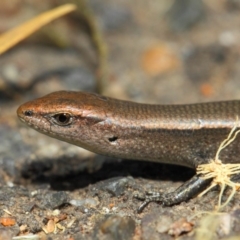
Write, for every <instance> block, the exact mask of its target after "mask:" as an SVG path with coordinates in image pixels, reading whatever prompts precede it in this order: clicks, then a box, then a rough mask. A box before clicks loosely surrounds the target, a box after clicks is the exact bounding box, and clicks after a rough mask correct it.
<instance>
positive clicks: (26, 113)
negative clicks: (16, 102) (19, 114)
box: [24, 110, 33, 117]
mask: <svg viewBox="0 0 240 240" xmlns="http://www.w3.org/2000/svg"><path fill="white" fill-rule="evenodd" d="M24 115H25V116H27V117H31V116H32V115H33V111H31V110H27V111H25V112H24Z"/></svg>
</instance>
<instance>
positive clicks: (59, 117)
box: [53, 113, 72, 126]
mask: <svg viewBox="0 0 240 240" xmlns="http://www.w3.org/2000/svg"><path fill="white" fill-rule="evenodd" d="M53 120H54V122H55V123H56V124H58V125H60V126H67V125H69V124H71V123H72V116H71V115H70V114H69V113H59V114H56V115H54V116H53Z"/></svg>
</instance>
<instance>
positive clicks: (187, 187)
mask: <svg viewBox="0 0 240 240" xmlns="http://www.w3.org/2000/svg"><path fill="white" fill-rule="evenodd" d="M17 114H18V117H19V118H20V120H21V121H22V122H24V123H26V124H27V125H28V126H30V127H32V128H34V129H35V130H37V131H39V132H41V133H43V134H46V135H48V136H50V137H53V138H57V139H59V140H62V141H65V142H69V143H71V144H75V145H77V146H79V147H82V148H85V149H87V150H90V151H92V152H95V153H98V154H102V155H106V156H111V157H117V158H124V159H136V160H146V161H153V162H159V163H169V164H177V165H183V166H187V167H190V168H194V169H196V167H197V166H198V165H199V164H203V163H208V162H209V161H210V159H212V158H214V156H215V154H216V151H217V149H218V147H219V145H220V143H221V142H222V141H223V140H224V139H225V138H226V136H227V135H228V133H229V132H230V130H231V129H232V128H233V127H234V126H235V124H236V118H237V116H240V101H225V102H210V103H198V104H189V105H150V104H141V103H135V102H130V101H122V100H117V99H113V98H109V97H104V96H101V95H97V94H94V93H85V92H72V91H59V92H54V93H51V94H48V95H46V96H44V97H42V98H39V99H36V100H33V101H30V102H27V103H25V104H23V105H21V106H20V107H19V108H18V110H17ZM238 127H239V125H238ZM239 156H240V138H239V137H237V138H236V139H235V141H234V142H233V143H232V144H231V145H229V146H228V147H227V148H225V149H224V150H223V151H222V152H221V160H222V161H223V163H240V158H239ZM207 184H209V180H204V179H202V178H201V177H199V176H198V175H195V176H194V177H193V178H192V179H190V180H189V181H188V182H186V183H184V184H183V185H182V186H180V187H179V188H178V189H176V190H175V191H174V192H170V193H167V194H162V193H155V192H152V193H151V194H150V195H148V196H147V197H146V199H145V202H144V204H143V205H142V206H141V209H142V208H143V207H144V206H145V205H146V204H147V203H148V202H150V201H159V202H161V203H162V204H164V205H173V204H177V203H180V202H182V201H186V200H188V199H189V198H191V197H193V196H194V195H196V194H198V193H199V192H201V191H202V190H203V189H204V188H206V186H207Z"/></svg>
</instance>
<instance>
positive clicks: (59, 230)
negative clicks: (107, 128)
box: [0, 0, 240, 240]
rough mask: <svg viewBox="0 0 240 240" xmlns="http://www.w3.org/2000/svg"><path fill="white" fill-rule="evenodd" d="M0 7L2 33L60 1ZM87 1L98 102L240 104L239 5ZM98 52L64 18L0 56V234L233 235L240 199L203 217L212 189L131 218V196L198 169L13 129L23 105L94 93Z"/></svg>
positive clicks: (169, 186) (212, 200)
mask: <svg viewBox="0 0 240 240" xmlns="http://www.w3.org/2000/svg"><path fill="white" fill-rule="evenodd" d="M13 2H14V4H12V3H13ZM60 2H61V1H59V2H58V4H59V3H60ZM62 2H63V1H62ZM0 4H1V7H0V33H3V32H5V31H6V30H7V29H9V28H11V27H13V26H16V25H18V24H19V23H20V22H23V21H25V20H27V19H30V18H31V17H34V16H36V15H37V14H39V13H41V12H43V11H45V10H49V9H52V8H53V7H54V6H56V5H55V4H56V1H53V0H51V1H46V3H43V2H42V1H39V0H35V1H34V4H33V3H32V1H21V0H15V1H11V4H10V1H7V0H3V1H1V3H0ZM89 4H90V8H91V9H92V11H93V14H94V17H95V18H96V19H97V25H98V28H99V31H100V32H102V34H103V39H104V42H105V44H106V45H107V47H108V53H109V56H108V69H109V72H108V73H109V75H108V84H107V85H106V86H105V89H104V91H103V92H104V94H105V95H108V96H111V97H115V98H119V99H128V100H132V101H137V102H147V103H163V104H173V103H176V104H180V103H193V102H206V101H214V100H227V99H239V96H240V81H239V76H240V70H239V69H240V68H239V66H240V32H239V26H240V18H239V13H240V3H239V1H236V0H228V1H227V0H221V1H219V0H218V1H217V0H213V1H206V0H204V1H199V0H196V1H195V0H181V1H180V0H178V1H173V0H172V1H169V0H168V1H167V0H165V1H152V0H150V1H145V0H138V1H137V3H136V1H127V0H118V1H114V2H113V1H109V0H91V1H90V2H89ZM50 33H53V34H50ZM95 52H96V51H95V49H94V47H93V45H92V44H91V37H89V35H88V31H87V27H86V24H84V23H81V22H79V20H76V19H75V18H74V17H73V16H71V14H70V15H69V16H67V17H63V18H61V19H59V20H56V21H55V22H54V23H53V24H51V25H49V26H47V27H45V28H44V29H43V30H41V31H39V32H38V33H36V34H35V35H34V36H32V37H30V38H29V39H27V40H25V41H24V42H22V43H21V44H19V45H17V46H16V47H14V48H13V49H11V50H10V51H9V52H7V53H5V54H3V55H1V56H0V111H1V114H0V165H1V168H0V192H1V194H0V239H25V238H23V235H27V236H28V237H29V238H27V239H67V240H73V239H75V240H76V239H135V240H136V239H174V238H178V239H220V238H224V239H228V238H229V239H230V237H234V236H235V237H236V238H231V239H238V238H239V237H240V227H239V226H240V224H239V223H240V208H239V203H240V195H239V193H237V194H236V195H235V197H234V199H233V200H232V201H231V202H230V204H229V205H228V206H227V207H226V208H225V209H224V213H223V214H221V215H216V214H213V213H210V212H212V211H213V210H214V207H215V206H216V204H217V200H218V193H219V192H218V190H217V189H216V190H215V191H211V192H209V193H208V194H206V195H205V196H203V197H202V198H194V199H192V200H190V201H189V202H183V203H181V204H179V205H176V206H173V207H163V206H161V205H160V204H157V203H150V204H149V205H148V206H147V207H146V208H145V209H144V211H143V212H142V213H140V214H139V213H137V208H138V206H139V205H140V204H141V201H139V200H137V199H135V198H134V197H133V195H134V193H135V192H136V191H144V190H147V189H149V188H152V187H154V188H158V189H161V190H162V191H166V192H170V191H172V190H174V189H175V188H176V187H178V186H180V185H181V184H182V183H183V182H184V181H186V180H187V179H189V178H191V176H193V175H194V171H193V170H191V169H187V168H183V167H179V166H171V165H164V164H155V163H150V162H138V161H130V160H123V159H109V158H106V157H104V156H98V155H95V154H93V153H90V152H88V151H86V150H83V149H80V148H78V147H76V146H72V145H69V144H67V143H64V142H60V141H57V140H54V139H51V138H49V137H47V136H44V135H42V134H40V133H38V132H35V131H34V130H32V129H29V128H28V127H26V126H24V125H22V124H21V123H20V121H19V120H18V119H17V116H16V109H17V107H18V106H19V105H20V104H21V103H24V102H25V101H27V100H29V99H33V98H36V97H39V96H42V95H45V94H47V93H49V92H53V91H57V90H60V89H66V90H82V91H95V89H96V81H97V63H98V60H97V55H96V53H95ZM228 194H229V192H228V191H227V192H226V195H225V198H224V199H226V198H227V196H228ZM206 211H208V214H206V213H204V212H206ZM206 232H207V234H206V235H204V233H206ZM30 234H32V235H31V236H29V235H30ZM201 234H202V235H201ZM20 236H22V238H20Z"/></svg>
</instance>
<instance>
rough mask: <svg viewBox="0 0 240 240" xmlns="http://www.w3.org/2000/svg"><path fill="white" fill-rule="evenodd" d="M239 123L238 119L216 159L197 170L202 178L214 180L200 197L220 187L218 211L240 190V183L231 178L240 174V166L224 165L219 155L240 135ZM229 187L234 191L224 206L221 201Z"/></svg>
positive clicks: (219, 149) (220, 147) (221, 145)
mask: <svg viewBox="0 0 240 240" xmlns="http://www.w3.org/2000/svg"><path fill="white" fill-rule="evenodd" d="M237 123H238V118H237V121H236V124H235V126H234V127H233V128H232V130H231V132H230V133H229V135H228V137H227V138H226V139H225V140H224V141H223V142H222V143H221V144H220V146H219V148H218V151H217V153H216V156H215V159H212V160H211V161H210V162H209V163H207V164H202V165H199V166H198V168H197V174H201V175H202V178H204V179H209V178H212V179H213V181H212V184H211V185H210V186H209V187H208V188H207V189H206V190H205V191H203V192H202V193H201V194H200V195H199V197H201V196H203V195H204V194H205V193H207V192H208V191H209V190H210V189H212V188H213V187H215V186H216V185H219V186H220V189H221V190H220V193H219V199H218V206H217V210H220V209H221V208H223V207H225V206H226V205H227V204H228V203H229V202H230V201H231V199H232V198H233V197H234V195H235V193H236V190H237V189H238V188H240V183H235V182H233V181H231V177H232V176H233V175H235V174H239V173H240V164H223V163H222V161H221V160H220V159H219V155H220V153H221V151H222V150H223V149H224V148H226V147H227V146H228V145H229V144H231V143H232V142H233V141H234V140H235V139H236V137H237V135H238V134H239V132H240V130H237V131H236V129H237ZM227 186H228V187H230V188H231V189H232V192H231V194H230V195H229V197H228V199H227V200H226V201H225V203H223V204H222V202H221V200H222V196H223V192H224V190H225V188H226V187H227Z"/></svg>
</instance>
